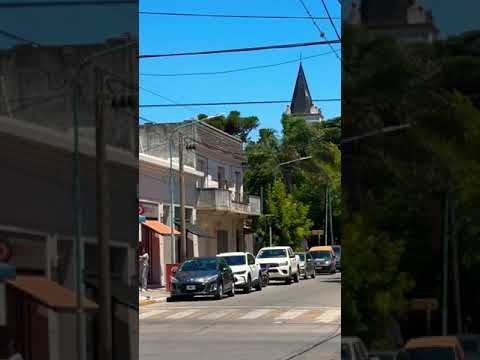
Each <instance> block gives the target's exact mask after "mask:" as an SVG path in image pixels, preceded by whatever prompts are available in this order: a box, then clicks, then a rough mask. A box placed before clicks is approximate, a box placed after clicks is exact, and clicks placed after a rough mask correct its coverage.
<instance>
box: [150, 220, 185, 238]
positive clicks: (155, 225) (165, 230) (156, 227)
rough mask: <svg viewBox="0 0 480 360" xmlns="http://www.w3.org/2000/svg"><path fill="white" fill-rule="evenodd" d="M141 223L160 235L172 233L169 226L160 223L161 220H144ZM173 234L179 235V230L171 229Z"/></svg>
mask: <svg viewBox="0 0 480 360" xmlns="http://www.w3.org/2000/svg"><path fill="white" fill-rule="evenodd" d="M143 225H145V226H146V227H148V228H150V229H152V230H153V231H155V232H156V233H158V234H160V235H170V234H171V233H172V228H171V227H170V226H167V225H165V224H162V223H161V222H158V221H156V220H145V222H144V223H143ZM173 234H174V235H180V232H178V231H177V230H175V229H173Z"/></svg>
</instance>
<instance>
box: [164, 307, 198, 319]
mask: <svg viewBox="0 0 480 360" xmlns="http://www.w3.org/2000/svg"><path fill="white" fill-rule="evenodd" d="M198 311H199V310H198V309H193V310H187V311H180V312H178V313H175V314H172V315H170V316H167V319H171V320H178V319H183V318H186V317H187V316H190V315H192V314H195V313H196V312H198Z"/></svg>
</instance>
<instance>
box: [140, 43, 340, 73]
mask: <svg viewBox="0 0 480 360" xmlns="http://www.w3.org/2000/svg"><path fill="white" fill-rule="evenodd" d="M334 52H335V50H334V51H328V52H324V53H320V54H315V55H311V56H306V57H298V58H296V59H293V60H287V61H283V62H279V63H274V64H267V65H258V66H249V67H243V68H237V69H231V70H223V71H210V72H196V73H171V74H158V73H143V74H140V76H158V77H176V76H196V75H222V74H230V73H234V72H240V71H248V70H256V69H265V68H270V67H275V66H280V65H285V64H292V63H296V62H298V61H299V60H308V59H313V58H317V57H320V56H325V55H329V54H332V53H334Z"/></svg>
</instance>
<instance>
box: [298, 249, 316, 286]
mask: <svg viewBox="0 0 480 360" xmlns="http://www.w3.org/2000/svg"><path fill="white" fill-rule="evenodd" d="M295 256H296V257H297V261H298V265H299V269H300V276H303V278H304V279H305V280H307V279H308V277H311V278H312V279H315V265H314V263H313V257H312V254H310V253H309V252H300V253H295Z"/></svg>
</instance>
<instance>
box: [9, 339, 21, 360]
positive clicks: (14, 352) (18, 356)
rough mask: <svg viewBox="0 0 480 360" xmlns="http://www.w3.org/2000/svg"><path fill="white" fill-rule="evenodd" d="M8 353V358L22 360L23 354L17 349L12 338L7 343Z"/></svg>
mask: <svg viewBox="0 0 480 360" xmlns="http://www.w3.org/2000/svg"><path fill="white" fill-rule="evenodd" d="M8 353H9V354H10V357H9V358H8V360H23V356H22V355H21V354H20V353H19V352H18V351H17V348H16V346H15V342H14V341H13V340H12V341H10V343H9V344H8Z"/></svg>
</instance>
